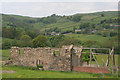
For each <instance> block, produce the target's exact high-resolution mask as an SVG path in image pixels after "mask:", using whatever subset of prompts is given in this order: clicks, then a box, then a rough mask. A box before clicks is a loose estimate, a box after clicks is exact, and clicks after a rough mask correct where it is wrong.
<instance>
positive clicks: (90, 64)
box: [90, 48, 92, 67]
mask: <svg viewBox="0 0 120 80" xmlns="http://www.w3.org/2000/svg"><path fill="white" fill-rule="evenodd" d="M91 61H92V49H91V48H90V67H91Z"/></svg>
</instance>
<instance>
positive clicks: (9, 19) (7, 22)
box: [2, 11, 118, 33]
mask: <svg viewBox="0 0 120 80" xmlns="http://www.w3.org/2000/svg"><path fill="white" fill-rule="evenodd" d="M117 15H118V12H117V11H103V12H96V13H86V14H75V15H71V16H59V15H56V14H53V15H51V16H48V17H42V18H33V17H26V16H19V15H7V14H2V20H3V26H2V27H15V28H21V29H24V30H32V31H35V32H39V33H45V32H53V31H55V32H61V33H69V32H72V31H73V28H74V27H75V28H76V29H79V28H80V25H81V24H83V23H92V24H95V25H97V26H95V27H94V28H95V29H96V27H101V24H103V23H107V24H116V23H117V20H116V19H117V18H118V16H117ZM111 22H112V23H111ZM98 29H99V28H98Z"/></svg>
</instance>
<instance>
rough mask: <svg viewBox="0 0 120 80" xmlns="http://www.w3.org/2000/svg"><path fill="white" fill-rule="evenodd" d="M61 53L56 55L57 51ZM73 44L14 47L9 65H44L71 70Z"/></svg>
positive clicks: (45, 66)
mask: <svg viewBox="0 0 120 80" xmlns="http://www.w3.org/2000/svg"><path fill="white" fill-rule="evenodd" d="M56 51H57V52H58V53H59V54H58V55H57V56H56V55H55V52H56ZM72 52H73V45H71V46H63V47H62V48H19V47H12V48H11V50H10V53H11V61H12V62H11V63H10V64H9V65H22V66H33V67H37V65H43V69H44V70H55V71H71V70H72Z"/></svg>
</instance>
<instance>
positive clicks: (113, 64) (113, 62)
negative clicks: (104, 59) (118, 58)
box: [112, 47, 115, 74]
mask: <svg viewBox="0 0 120 80" xmlns="http://www.w3.org/2000/svg"><path fill="white" fill-rule="evenodd" d="M112 50H113V52H112V73H113V74H114V72H115V71H114V69H115V58H114V47H112Z"/></svg>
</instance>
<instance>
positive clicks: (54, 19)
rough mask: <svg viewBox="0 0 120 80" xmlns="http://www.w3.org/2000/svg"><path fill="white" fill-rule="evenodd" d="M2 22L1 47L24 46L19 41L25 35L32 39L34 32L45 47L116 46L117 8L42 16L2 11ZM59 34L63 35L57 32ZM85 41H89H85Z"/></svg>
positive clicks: (24, 38) (34, 35)
mask: <svg viewBox="0 0 120 80" xmlns="http://www.w3.org/2000/svg"><path fill="white" fill-rule="evenodd" d="M2 23H3V24H2V27H3V28H2V36H1V37H3V43H2V45H3V46H4V47H5V49H6V48H7V49H8V48H10V47H11V46H20V47H26V46H25V45H24V46H23V45H22V41H23V40H26V37H27V39H28V40H33V39H34V38H36V37H37V36H38V35H44V36H46V37H47V43H46V44H47V45H46V46H49V47H59V46H62V45H64V44H67V45H68V44H70V43H71V44H75V45H83V46H86V47H111V46H117V38H118V37H117V34H118V25H117V24H118V12H117V11H103V12H96V13H84V14H83V13H82V14H74V15H70V16H65V15H64V16H60V15H57V14H52V15H50V16H47V17H42V18H33V17H27V16H20V15H8V14H2ZM60 34H62V35H64V36H58V35H60ZM70 40H71V41H70ZM7 41H9V42H7ZM106 42H107V43H106ZM25 43H26V42H25ZM25 43H24V44H25ZM30 43H31V41H30V42H29V44H30ZM88 43H91V44H89V45H88ZM106 44H107V45H106ZM31 45H32V43H31Z"/></svg>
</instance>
